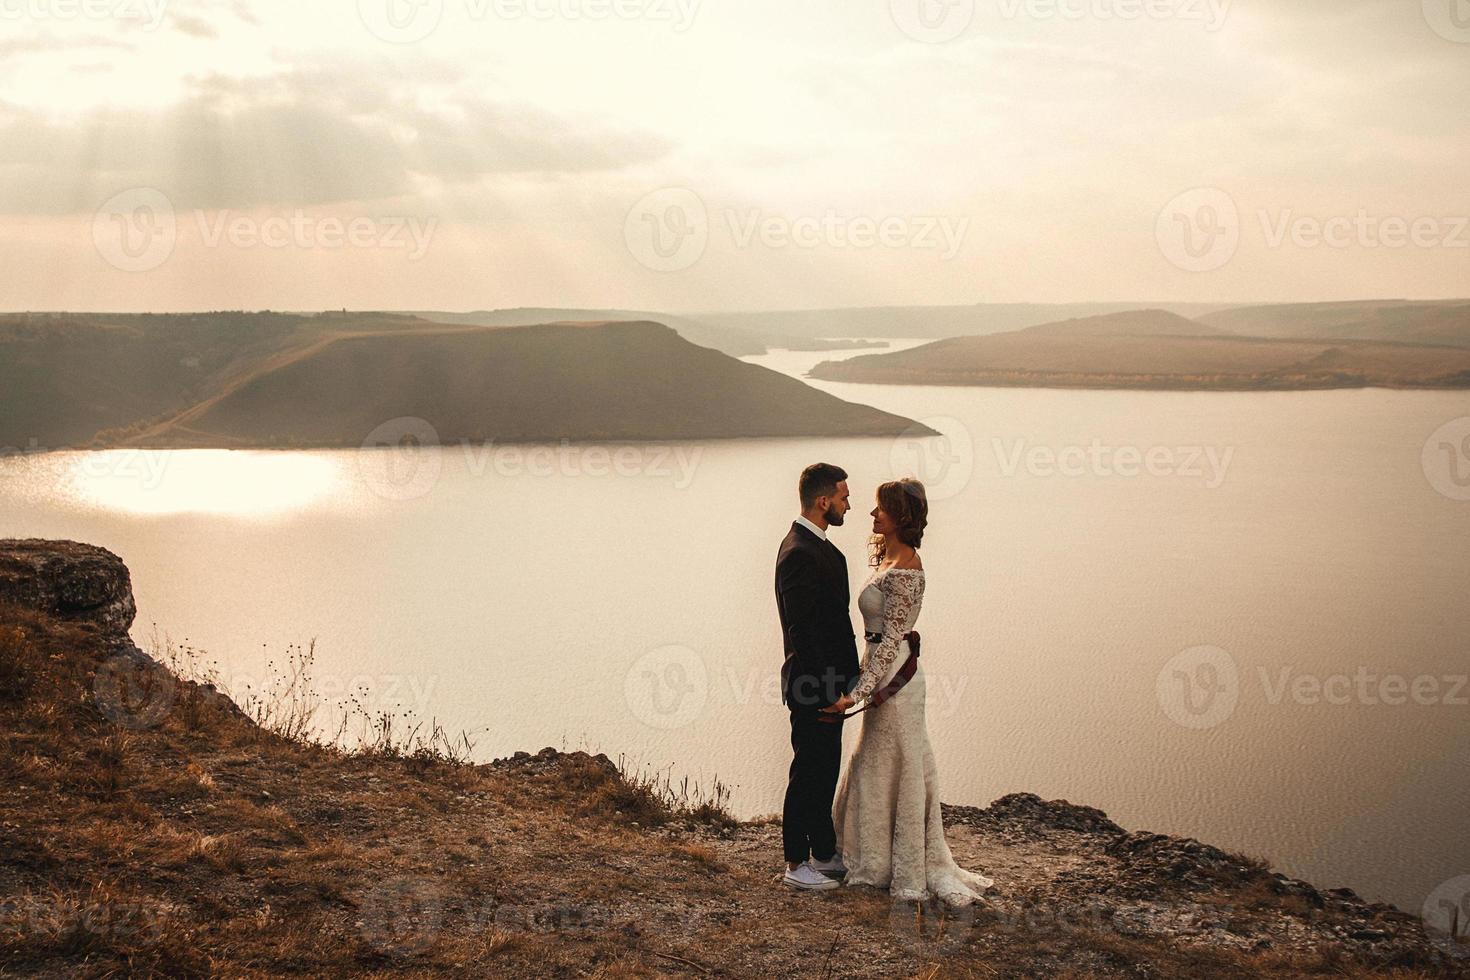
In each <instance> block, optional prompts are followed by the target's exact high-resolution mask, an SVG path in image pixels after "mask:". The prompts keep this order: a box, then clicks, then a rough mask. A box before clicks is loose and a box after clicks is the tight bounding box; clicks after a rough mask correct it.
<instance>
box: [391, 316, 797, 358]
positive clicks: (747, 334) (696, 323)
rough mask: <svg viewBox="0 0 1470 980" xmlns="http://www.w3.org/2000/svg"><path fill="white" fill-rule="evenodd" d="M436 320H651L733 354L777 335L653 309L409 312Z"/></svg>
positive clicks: (521, 323) (501, 323)
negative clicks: (656, 311)
mask: <svg viewBox="0 0 1470 980" xmlns="http://www.w3.org/2000/svg"><path fill="white" fill-rule="evenodd" d="M410 315H412V316H416V317H420V318H422V319H425V320H432V321H434V322H435V323H461V324H468V325H474V326H482V327H529V326H533V325H535V324H538V323H557V322H561V321H578V322H583V321H589V320H652V321H654V322H656V323H662V324H664V325H666V326H670V327H673V328H674V330H675V331H677V332H678V334H679V336H681V337H683V338H684V339H685V340H687V341H689V342H690V343H691V344H698V345H699V346H701V347H712V348H714V349H715V350H718V351H724V352H725V353H726V354H729V355H730V356H731V357H745V356H746V355H747V354H764V353H765V352H766V348H767V346H768V345H769V344H770V343H773V342H774V340H775V338H770V337H765V336H763V335H760V334H758V333H755V332H752V331H750V330H747V329H745V328H742V327H735V326H728V325H722V324H713V323H709V322H706V321H705V320H703V319H698V318H694V317H688V316H677V315H674V314H670V313H653V312H649V311H646V310H579V309H567V308H561V309H558V308H552V307H530V306H523V307H518V308H516V309H507V310H474V311H471V312H469V313H445V312H442V311H423V312H416V313H412V314H410Z"/></svg>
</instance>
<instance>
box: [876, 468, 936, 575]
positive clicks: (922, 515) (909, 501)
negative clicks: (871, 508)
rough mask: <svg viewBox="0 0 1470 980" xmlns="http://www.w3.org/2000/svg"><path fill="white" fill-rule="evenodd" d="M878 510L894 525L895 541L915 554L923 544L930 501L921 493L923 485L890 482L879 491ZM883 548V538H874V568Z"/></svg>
mask: <svg viewBox="0 0 1470 980" xmlns="http://www.w3.org/2000/svg"><path fill="white" fill-rule="evenodd" d="M878 506H879V507H881V508H882V509H883V513H885V514H887V515H888V517H889V519H891V520H892V521H893V523H894V524H895V525H897V527H898V539H899V540H900V541H902V542H903V543H904V544H906V545H908V546H909V547H910V548H913V549H914V550H915V551H917V550H918V548H919V545H920V543H922V542H923V540H924V528H925V527H927V526H928V525H929V497H928V496H927V495H926V494H925V493H924V484H922V483H920V482H919V481H918V480H915V479H914V478H913V477H911V476H906V477H904V478H903V479H902V480H890V481H888V482H887V483H884V484H882V485H881V486H879V487H878ZM883 546H884V539H883V535H881V534H875V535H873V539H872V551H873V556H872V559H871V563H872V564H873V565H874V566H875V567H876V566H878V565H881V564H882V563H883V550H884V548H883Z"/></svg>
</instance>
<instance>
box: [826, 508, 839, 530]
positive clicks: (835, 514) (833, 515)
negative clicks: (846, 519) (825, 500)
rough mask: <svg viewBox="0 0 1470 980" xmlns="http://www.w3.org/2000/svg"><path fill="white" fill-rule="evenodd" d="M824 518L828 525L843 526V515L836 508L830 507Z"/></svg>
mask: <svg viewBox="0 0 1470 980" xmlns="http://www.w3.org/2000/svg"><path fill="white" fill-rule="evenodd" d="M822 516H823V517H825V518H826V519H827V523H828V524H830V525H832V526H833V527H841V526H842V520H843V518H842V514H841V513H840V512H839V511H838V510H837V508H836V507H828V508H827V513H825V514H823V515H822Z"/></svg>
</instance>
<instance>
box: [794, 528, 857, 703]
mask: <svg viewBox="0 0 1470 980" xmlns="http://www.w3.org/2000/svg"><path fill="white" fill-rule="evenodd" d="M849 601H850V596H849V591H848V584H847V559H846V558H844V557H843V556H842V552H841V551H839V550H837V546H836V545H833V544H831V543H829V542H827V541H823V540H822V539H821V538H820V537H818V536H817V535H815V534H813V533H812V532H811V531H810V530H809V529H807V528H805V527H803V526H802V525H800V524H798V523H796V522H792V525H791V531H790V532H789V533H788V534H787V535H786V540H784V541H782V542H781V550H780V552H779V553H778V554H777V556H776V610H777V612H779V613H780V616H781V635H782V637H783V638H784V642H785V648H786V659H785V661H784V662H783V663H782V665H781V703H782V704H785V705H786V706H787V707H788V708H790V709H791V710H792V711H797V710H802V709H811V710H815V709H817V708H825V707H827V706H828V705H830V704H833V703H835V702H836V701H837V699H838V698H839V697H840V696H842V695H843V694H847V693H849V692H850V691H851V690H852V688H853V686H854V685H856V684H857V681H858V673H859V667H858V653H857V634H856V633H854V632H853V629H852V614H851V613H850V612H849V610H848V603H849Z"/></svg>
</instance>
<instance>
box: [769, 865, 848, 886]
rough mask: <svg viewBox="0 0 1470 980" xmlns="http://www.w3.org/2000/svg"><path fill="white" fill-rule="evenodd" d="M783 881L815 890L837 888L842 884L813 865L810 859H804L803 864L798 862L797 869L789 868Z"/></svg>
mask: <svg viewBox="0 0 1470 980" xmlns="http://www.w3.org/2000/svg"><path fill="white" fill-rule="evenodd" d="M781 881H782V883H784V884H787V885H790V886H791V887H792V888H800V889H802V890H804V891H813V892H822V891H826V890H827V889H829V888H836V887H837V886H838V885H840V884H842V883H841V882H840V881H834V880H833V879H831V878H828V877H827V876H826V875H824V874H822V872H820V871H818V870H817V869H816V868H814V867H812V863H811V862H810V861H803V862H802V863H801V864H798V865H797V866H796V870H795V871H792V870H791V869H790V868H787V869H786V873H785V874H783V875H782V876H781Z"/></svg>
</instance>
